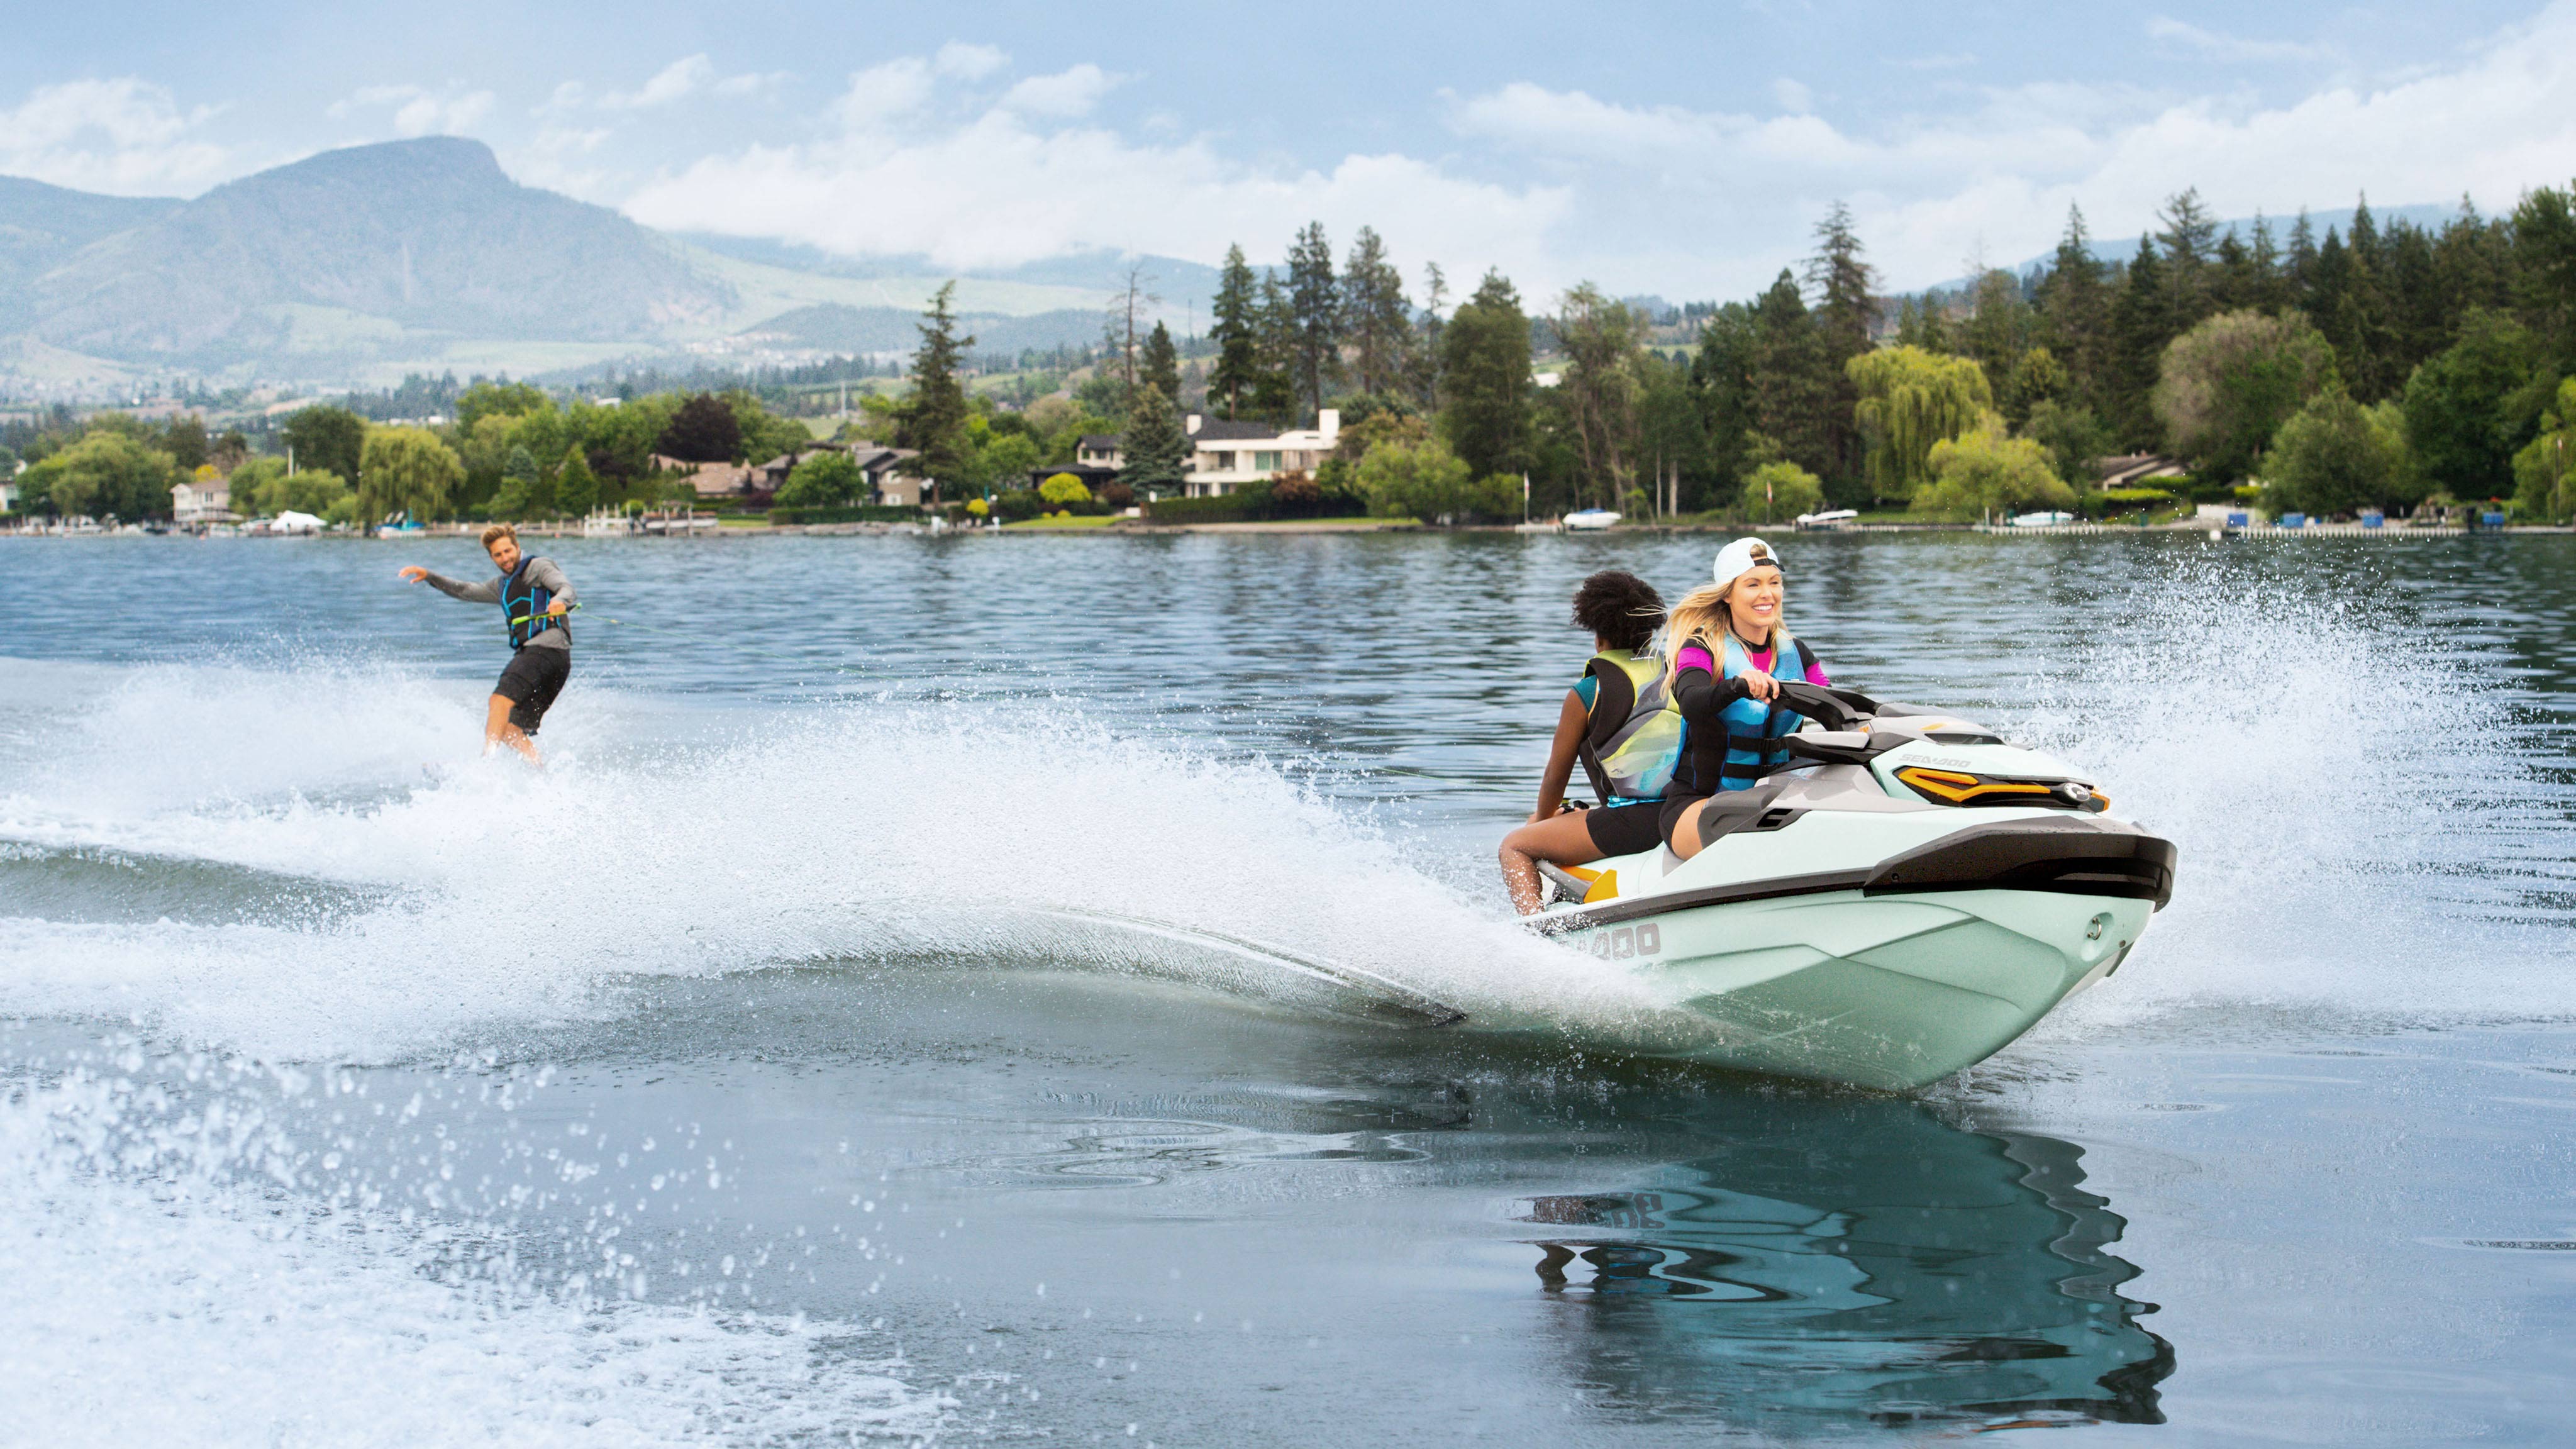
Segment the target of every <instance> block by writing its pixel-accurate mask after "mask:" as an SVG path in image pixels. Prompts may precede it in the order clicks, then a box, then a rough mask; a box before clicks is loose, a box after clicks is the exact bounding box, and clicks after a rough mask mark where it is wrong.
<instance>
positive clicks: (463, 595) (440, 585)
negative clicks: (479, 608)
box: [402, 564, 501, 604]
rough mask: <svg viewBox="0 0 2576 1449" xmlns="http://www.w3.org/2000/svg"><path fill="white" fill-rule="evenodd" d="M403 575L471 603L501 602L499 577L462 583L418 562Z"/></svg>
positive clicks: (450, 596)
mask: <svg viewBox="0 0 2576 1449" xmlns="http://www.w3.org/2000/svg"><path fill="white" fill-rule="evenodd" d="M402 576H403V577H404V578H406V579H409V580H411V581H412V582H413V583H416V584H427V585H429V586H430V587H431V588H433V589H436V590H438V591H439V592H440V593H442V594H445V595H446V596H448V597H449V598H451V599H463V600H464V601H465V602H467V603H469V604H497V603H499V602H501V581H500V579H498V578H497V577H496V578H489V579H485V580H484V581H483V582H481V583H479V584H460V583H458V582H457V581H456V580H454V579H451V578H449V577H448V576H447V575H445V574H434V573H431V572H430V571H429V570H427V569H425V568H422V567H421V566H420V565H418V564H411V565H409V566H407V567H405V568H404V569H403V571H402Z"/></svg>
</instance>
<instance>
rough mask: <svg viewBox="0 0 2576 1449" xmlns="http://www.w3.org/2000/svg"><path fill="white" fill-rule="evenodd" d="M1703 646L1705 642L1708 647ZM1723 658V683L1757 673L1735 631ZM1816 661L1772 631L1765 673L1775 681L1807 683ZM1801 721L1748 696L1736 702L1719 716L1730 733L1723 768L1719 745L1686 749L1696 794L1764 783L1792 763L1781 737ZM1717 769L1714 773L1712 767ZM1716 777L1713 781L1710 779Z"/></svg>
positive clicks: (1688, 743)
mask: <svg viewBox="0 0 2576 1449" xmlns="http://www.w3.org/2000/svg"><path fill="white" fill-rule="evenodd" d="M1704 642H1705V641H1703V643H1704ZM1720 648H1721V650H1722V652H1723V657H1722V658H1721V659H1719V661H1718V668H1719V669H1720V670H1721V671H1722V672H1721V673H1720V674H1719V676H1718V677H1719V678H1720V679H1721V680H1727V679H1739V678H1742V677H1743V676H1744V675H1745V674H1746V673H1748V672H1749V671H1751V670H1752V668H1753V659H1752V656H1751V655H1750V654H1749V653H1748V652H1747V651H1746V649H1745V647H1744V641H1743V640H1741V639H1738V638H1736V637H1735V631H1734V630H1732V629H1730V630H1727V631H1726V635H1725V638H1724V639H1723V640H1722V641H1721V643H1720ZM1813 659H1814V656H1813V655H1811V654H1809V653H1808V652H1807V646H1806V645H1804V644H1802V643H1799V642H1798V641H1797V640H1795V639H1793V638H1791V637H1789V631H1788V630H1786V629H1781V628H1774V629H1773V630H1772V631H1771V668H1770V669H1768V670H1766V671H1764V672H1765V673H1767V674H1769V675H1771V676H1772V677H1773V678H1775V679H1787V680H1793V681H1794V680H1803V679H1805V678H1806V677H1807V673H1806V666H1807V664H1808V663H1810V662H1811V661H1812V660H1813ZM1801 718H1802V717H1801V716H1800V715H1798V714H1797V713H1795V712H1794V711H1791V710H1785V709H1782V708H1780V707H1779V706H1777V705H1774V704H1766V703H1764V702H1763V701H1761V700H1758V699H1755V698H1753V697H1752V696H1750V695H1746V696H1745V697H1743V698H1741V699H1738V700H1736V701H1735V702H1734V703H1732V704H1730V705H1728V706H1727V707H1726V708H1725V709H1723V710H1720V711H1719V712H1718V720H1719V722H1720V723H1721V724H1723V725H1724V726H1725V729H1726V745H1725V755H1724V762H1723V763H1722V764H1719V763H1718V762H1717V759H1716V756H1717V754H1718V751H1717V749H1716V748H1715V745H1716V741H1713V740H1705V739H1703V740H1700V741H1692V740H1690V739H1688V738H1685V739H1684V740H1683V743H1682V755H1683V758H1684V759H1686V760H1689V761H1691V762H1692V765H1693V769H1692V775H1693V780H1692V784H1693V786H1694V787H1695V788H1694V789H1693V790H1692V792H1691V793H1693V794H1710V795H1714V794H1718V793H1720V792H1722V791H1726V790H1750V789H1752V788H1753V787H1754V786H1755V785H1758V784H1760V783H1762V777H1763V775H1764V774H1766V773H1767V772H1769V771H1771V770H1775V769H1777V768H1779V767H1780V766H1782V765H1786V764H1787V763H1789V752H1788V751H1787V750H1785V749H1783V748H1781V746H1780V743H1779V741H1780V737H1781V736H1782V735H1786V734H1790V733H1793V732H1795V731H1796V729H1797V728H1798V725H1799V724H1800V722H1801ZM1713 765H1714V766H1715V768H1712V766H1713ZM1711 775H1714V776H1716V778H1715V779H1711V778H1710V776H1711Z"/></svg>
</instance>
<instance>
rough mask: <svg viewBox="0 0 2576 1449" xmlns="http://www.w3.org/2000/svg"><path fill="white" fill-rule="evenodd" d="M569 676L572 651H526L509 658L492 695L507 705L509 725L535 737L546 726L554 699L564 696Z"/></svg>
mask: <svg viewBox="0 0 2576 1449" xmlns="http://www.w3.org/2000/svg"><path fill="white" fill-rule="evenodd" d="M571 677H572V651H571V650H569V649H557V648H554V647H552V646H551V645H549V646H547V647H545V648H533V647H532V648H527V649H522V650H520V651H519V652H518V653H516V654H513V655H511V656H510V667H509V668H507V669H504V670H502V671H501V682H500V683H498V684H496V685H493V686H492V692H493V693H494V694H497V695H499V696H501V697H502V698H503V699H506V700H508V701H509V702H510V723H512V724H514V725H517V726H518V727H519V731H520V733H522V734H531V735H532V734H535V733H536V732H537V726H539V725H541V724H543V723H545V719H546V711H547V710H549V709H552V708H553V707H554V702H555V696H556V695H558V694H561V693H563V687H564V681H565V680H567V679H570V678H571Z"/></svg>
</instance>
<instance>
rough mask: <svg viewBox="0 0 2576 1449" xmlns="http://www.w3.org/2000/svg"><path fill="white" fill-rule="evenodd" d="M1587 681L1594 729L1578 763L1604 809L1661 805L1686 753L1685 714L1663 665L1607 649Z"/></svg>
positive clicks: (1586, 669)
mask: <svg viewBox="0 0 2576 1449" xmlns="http://www.w3.org/2000/svg"><path fill="white" fill-rule="evenodd" d="M1583 676H1584V680H1585V682H1586V683H1589V684H1591V685H1592V686H1593V687H1592V689H1591V690H1590V691H1589V692H1588V693H1586V697H1585V698H1584V701H1583V703H1584V708H1585V709H1586V711H1588V712H1589V713H1590V715H1591V725H1590V728H1588V729H1586V730H1585V731H1584V735H1583V741H1582V743H1581V744H1579V745H1577V746H1576V747H1575V757H1576V758H1577V759H1579V760H1581V761H1582V762H1583V773H1584V775H1585V776H1586V777H1588V778H1589V779H1590V780H1591V781H1592V791H1593V794H1594V795H1596V796H1597V797H1599V799H1600V801H1601V803H1602V804H1603V805H1634V804H1638V803H1640V802H1643V801H1648V800H1661V799H1662V798H1664V792H1665V791H1667V790H1669V789H1670V788H1672V781H1673V767H1674V766H1675V765H1676V764H1678V763H1679V762H1680V760H1681V753H1682V712H1681V708H1680V706H1678V705H1676V704H1674V703H1673V690H1672V681H1671V680H1670V679H1669V678H1668V677H1667V675H1666V672H1665V669H1664V661H1663V660H1661V659H1659V658H1657V657H1656V656H1654V655H1652V654H1639V653H1637V652H1636V651H1635V650H1632V649H1605V650H1603V651H1601V652H1600V653H1598V654H1595V655H1593V656H1592V658H1591V659H1590V660H1589V661H1587V662H1586V663H1585V664H1584V666H1583ZM1578 693H1584V691H1581V690H1579V689H1578Z"/></svg>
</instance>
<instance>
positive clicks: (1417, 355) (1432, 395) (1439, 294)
mask: <svg viewBox="0 0 2576 1449" xmlns="http://www.w3.org/2000/svg"><path fill="white" fill-rule="evenodd" d="M1422 296H1423V303H1422V322H1421V326H1420V327H1419V328H1418V329H1417V331H1418V332H1419V334H1420V341H1419V345H1417V346H1416V347H1415V348H1414V349H1413V372H1412V376H1411V378H1410V379H1409V381H1410V382H1411V384H1412V390H1413V397H1414V400H1415V401H1416V402H1419V403H1420V404H1421V405H1422V409H1423V411H1425V412H1436V411H1438V410H1439V407H1440V333H1441V329H1442V328H1444V327H1446V326H1447V325H1448V323H1447V321H1446V320H1445V319H1444V318H1443V317H1442V316H1441V310H1442V309H1443V308H1445V307H1447V306H1448V305H1449V279H1448V277H1446V276H1445V275H1443V274H1442V273H1441V270H1440V264H1439V263H1438V262H1425V263H1424V264H1423V266H1422Z"/></svg>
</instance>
